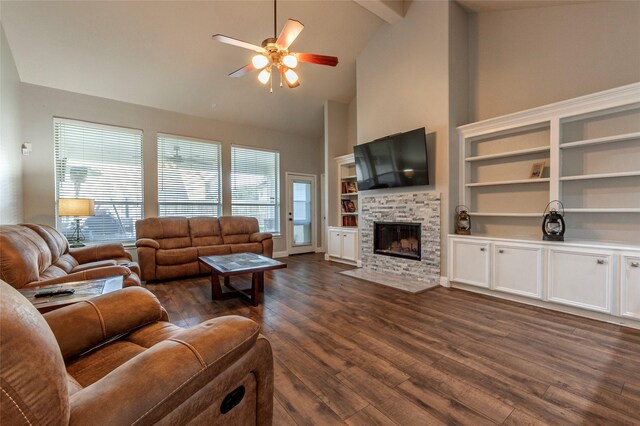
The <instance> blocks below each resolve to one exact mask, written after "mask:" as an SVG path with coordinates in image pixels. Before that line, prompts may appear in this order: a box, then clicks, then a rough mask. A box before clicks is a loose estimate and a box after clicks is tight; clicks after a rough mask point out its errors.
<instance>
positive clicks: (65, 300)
mask: <svg viewBox="0 0 640 426" xmlns="http://www.w3.org/2000/svg"><path fill="white" fill-rule="evenodd" d="M122 283H123V278H122V276H121V275H118V276H116V277H109V278H100V279H96V280H86V281H74V282H69V283H61V284H57V285H47V286H42V287H29V288H26V289H19V290H18V291H19V292H20V293H21V294H22V295H23V296H24V297H26V298H27V299H28V300H29V302H31V303H32V304H33V306H35V307H36V309H37V310H38V311H39V312H40V313H45V312H49V311H53V310H55V309H58V308H62V307H63V306H67V305H71V304H72V303H78V302H81V301H83V300H87V299H91V298H93V297H96V296H100V295H101V294H106V293H111V292H112V291H116V290H120V289H121V288H122ZM70 288H72V289H74V290H75V293H73V294H68V295H64V296H51V297H41V298H36V297H35V295H36V294H37V293H42V292H45V291H53V290H66V289H70Z"/></svg>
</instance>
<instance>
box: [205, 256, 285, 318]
mask: <svg viewBox="0 0 640 426" xmlns="http://www.w3.org/2000/svg"><path fill="white" fill-rule="evenodd" d="M198 260H199V261H200V262H201V263H203V264H205V265H207V266H208V267H209V268H210V269H211V298H212V299H214V300H216V299H227V298H229V297H237V296H242V297H245V298H246V299H248V300H249V301H250V302H251V303H252V304H253V306H258V293H259V292H260V291H264V271H271V270H274V269H282V268H286V267H287V264H286V263H282V262H278V261H277V260H274V259H270V258H268V257H265V256H260V255H259V254H255V253H235V254H226V255H222V256H201V257H199V258H198ZM249 273H250V274H252V276H251V288H250V289H236V288H234V287H233V286H232V285H231V282H230V279H229V277H232V276H234V275H240V274H249ZM220 277H223V278H224V285H225V287H228V288H229V289H230V291H223V289H222V287H221V286H220Z"/></svg>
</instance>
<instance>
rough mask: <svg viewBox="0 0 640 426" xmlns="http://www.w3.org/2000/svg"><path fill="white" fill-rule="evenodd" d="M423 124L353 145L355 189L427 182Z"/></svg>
mask: <svg viewBox="0 0 640 426" xmlns="http://www.w3.org/2000/svg"><path fill="white" fill-rule="evenodd" d="M426 139H427V138H426V132H425V128H424V127H422V128H420V129H416V130H412V131H410V132H405V133H399V134H397V135H391V136H386V137H384V138H380V139H376V140H375V141H373V142H369V143H365V144H361V145H356V146H354V147H353V154H354V157H355V160H356V175H357V179H358V191H365V190H368V189H379V188H395V187H402V186H416V185H429V171H428V168H427V141H426Z"/></svg>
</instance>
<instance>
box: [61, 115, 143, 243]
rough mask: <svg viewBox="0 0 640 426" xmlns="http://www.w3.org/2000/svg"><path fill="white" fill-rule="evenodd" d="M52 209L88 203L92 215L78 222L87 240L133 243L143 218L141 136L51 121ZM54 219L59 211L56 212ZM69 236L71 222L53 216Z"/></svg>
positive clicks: (136, 132)
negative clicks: (67, 201) (65, 202)
mask: <svg viewBox="0 0 640 426" xmlns="http://www.w3.org/2000/svg"><path fill="white" fill-rule="evenodd" d="M53 129H54V150H55V167H56V176H55V181H56V206H57V204H58V203H57V201H58V200H59V199H60V198H92V199H94V200H95V216H89V217H86V218H81V219H82V222H81V229H82V234H83V235H84V239H85V241H89V242H91V241H127V240H134V239H135V236H136V233H135V222H136V220H138V219H141V218H142V211H143V195H142V194H143V193H142V131H140V130H134V129H127V128H122V127H113V126H105V125H100V124H93V123H86V122H81V121H73V120H65V119H59V118H54V121H53ZM56 216H58V214H57V210H56ZM57 226H58V229H59V230H60V231H62V232H63V233H64V234H65V235H66V236H67V237H71V236H72V235H73V231H74V229H75V218H74V217H57Z"/></svg>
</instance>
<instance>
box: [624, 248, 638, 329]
mask: <svg viewBox="0 0 640 426" xmlns="http://www.w3.org/2000/svg"><path fill="white" fill-rule="evenodd" d="M621 264H622V274H621V280H622V282H621V283H620V284H621V285H620V315H622V316H623V317H627V318H633V319H637V320H640V255H633V256H622V260H621Z"/></svg>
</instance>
